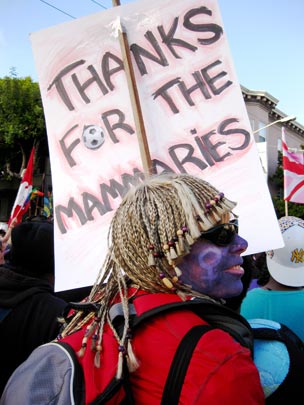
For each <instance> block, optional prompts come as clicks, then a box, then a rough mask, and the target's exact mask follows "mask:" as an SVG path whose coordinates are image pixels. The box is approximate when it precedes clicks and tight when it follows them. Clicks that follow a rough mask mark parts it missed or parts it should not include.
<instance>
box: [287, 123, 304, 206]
mask: <svg viewBox="0 0 304 405" xmlns="http://www.w3.org/2000/svg"><path fill="white" fill-rule="evenodd" d="M282 149H283V171H284V200H285V201H290V202H293V203H297V204H304V160H303V159H304V151H303V152H302V151H301V152H291V151H289V150H288V146H287V143H286V137H285V129H284V127H283V128H282Z"/></svg>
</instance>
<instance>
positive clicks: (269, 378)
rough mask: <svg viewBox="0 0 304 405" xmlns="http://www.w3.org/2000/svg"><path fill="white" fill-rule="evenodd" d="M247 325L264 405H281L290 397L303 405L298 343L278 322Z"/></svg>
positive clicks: (303, 353)
mask: <svg viewBox="0 0 304 405" xmlns="http://www.w3.org/2000/svg"><path fill="white" fill-rule="evenodd" d="M249 323H250V325H251V327H252V331H253V336H254V362H255V365H256V367H257V369H258V371H259V374H260V379H261V384H262V386H263V390H264V394H265V399H266V404H267V405H274V404H285V403H289V402H290V400H291V398H299V399H298V400H299V401H301V402H303V399H302V398H303V392H304V344H303V342H302V340H301V339H300V338H299V337H298V336H297V335H296V334H295V333H294V332H293V331H292V330H291V329H290V328H288V327H287V326H286V325H284V324H282V323H279V322H274V321H271V320H268V319H250V320H249ZM300 398H301V399H300ZM293 403H294V402H293Z"/></svg>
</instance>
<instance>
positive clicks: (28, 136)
mask: <svg viewBox="0 0 304 405" xmlns="http://www.w3.org/2000/svg"><path fill="white" fill-rule="evenodd" d="M41 141H42V142H43V143H44V144H45V143H47V137H46V129H45V122H44V114H43V106H42V100H41V95H40V90H39V86H38V83H35V82H33V81H32V79H31V78H30V77H25V78H17V77H15V75H11V77H4V78H2V79H0V169H1V172H2V173H4V176H3V177H5V178H7V177H9V175H16V176H17V175H19V174H20V173H21V171H22V169H23V168H24V166H25V165H26V163H27V159H28V157H29V154H30V151H31V149H32V147H33V146H34V145H35V146H36V148H37V146H38V145H39V144H40V143H41Z"/></svg>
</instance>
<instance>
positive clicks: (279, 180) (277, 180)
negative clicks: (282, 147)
mask: <svg viewBox="0 0 304 405" xmlns="http://www.w3.org/2000/svg"><path fill="white" fill-rule="evenodd" d="M270 181H271V182H272V183H273V184H274V185H275V186H276V189H277V190H278V193H277V194H278V195H277V196H272V202H273V205H274V209H275V212H276V215H277V218H281V217H283V216H285V215H286V213H285V200H284V198H283V195H284V191H283V190H284V171H283V154H282V152H280V151H279V153H278V165H277V168H276V171H275V173H274V175H273V176H272V177H271V178H270ZM288 215H290V216H294V217H298V218H302V219H304V204H296V203H292V202H288Z"/></svg>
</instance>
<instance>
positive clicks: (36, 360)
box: [0, 294, 304, 405]
mask: <svg viewBox="0 0 304 405" xmlns="http://www.w3.org/2000/svg"><path fill="white" fill-rule="evenodd" d="M140 298H141V301H142V304H143V305H142V306H141V310H140V311H138V310H136V308H135V306H134V305H133V303H132V302H131V303H130V308H129V309H130V314H131V317H130V325H131V329H132V330H133V333H136V329H137V328H139V327H140V325H142V324H143V323H144V322H145V321H146V320H148V319H149V318H151V317H152V316H156V315H157V314H161V313H163V312H169V311H175V310H179V309H184V308H187V309H189V310H192V311H194V312H195V313H196V314H197V315H199V316H201V317H202V318H203V319H204V320H205V321H207V322H208V323H209V325H198V326H195V327H193V328H192V329H190V330H189V331H188V333H186V335H185V336H184V338H183V339H182V340H181V342H180V344H179V347H178V349H177V351H176V354H175V356H174V359H173V361H172V363H171V366H170V371H169V374H168V378H167V381H166V384H165V388H164V391H163V396H162V402H161V404H162V405H168V404H172V405H173V404H178V402H179V395H180V392H181V389H182V386H183V381H184V378H185V375H186V373H187V368H188V365H189V362H190V360H191V356H192V353H193V351H194V349H195V347H196V344H197V343H198V341H199V340H200V339H201V337H202V336H203V334H205V333H208V331H210V330H212V329H214V328H220V329H223V330H225V331H226V332H228V333H230V334H231V335H232V336H233V337H234V339H236V340H237V341H238V342H239V343H240V344H242V345H243V346H246V347H247V348H249V349H250V350H251V351H252V355H253V356H254V359H255V360H256V361H257V366H258V368H259V365H260V363H261V355H262V353H263V350H258V351H257V353H255V346H256V344H257V342H263V341H264V342H265V340H266V339H268V338H270V339H271V340H272V339H273V337H270V335H271V333H272V334H273V332H274V333H275V334H276V336H278V335H277V334H279V335H280V336H279V337H280V342H279V343H281V341H282V339H283V341H284V342H285V340H286V337H285V334H284V333H285V327H281V325H279V324H277V325H275V326H276V327H274V325H271V327H269V324H267V322H268V321H265V322H264V323H263V325H261V321H260V320H259V322H260V323H258V321H252V326H250V323H249V322H247V321H246V320H245V319H244V318H243V317H242V316H240V315H239V314H238V313H236V312H235V311H233V310H230V309H229V308H226V307H224V306H222V305H219V304H216V303H212V302H210V301H207V300H201V299H194V300H190V301H185V302H182V301H180V300H179V299H178V297H176V296H174V295H171V294H170V295H169V294H168V295H166V294H148V295H144V296H141V297H140ZM160 300H161V302H160ZM92 305H93V306H95V309H96V310H97V309H98V308H96V304H90V303H84V304H81V303H80V304H73V303H71V304H70V306H71V308H73V309H81V310H82V311H84V312H86V311H88V312H90V311H92V309H93V307H92ZM137 309H138V308H137ZM110 317H111V320H112V323H113V325H114V326H115V329H116V331H117V333H120V330H121V329H122V327H123V317H122V306H121V304H115V305H113V306H112V308H111V310H110ZM263 321H264V320H263ZM262 326H263V327H262ZM278 326H279V327H278ZM83 329H85V325H84V327H83V328H82V329H80V330H78V331H76V332H74V333H73V334H71V335H69V336H66V337H65V338H64V339H62V340H59V341H56V342H51V343H48V344H46V345H43V346H40V347H39V348H37V349H36V350H35V351H34V352H33V353H32V355H31V356H30V357H29V359H28V360H27V361H26V362H25V363H24V365H23V369H22V370H20V379H21V380H20V381H22V384H24V385H25V386H27V387H28V388H27V390H28V391H27V392H28V393H29V395H30V396H31V397H30V398H29V399H28V398H24V396H23V397H22V402H23V403H25V404H27V403H41V402H39V400H40V401H41V398H44V399H45V398H53V397H56V391H52V390H53V387H57V388H56V389H57V390H58V386H59V387H60V399H58V401H57V399H56V402H51V401H49V402H46V401H45V402H44V403H53V404H54V403H56V404H57V405H66V404H76V405H83V404H90V405H97V404H106V403H108V402H110V403H116V404H134V403H135V401H134V399H133V396H132V389H131V386H130V382H129V378H128V369H127V366H126V364H124V369H123V377H122V378H121V379H119V380H117V379H116V377H115V375H116V367H117V360H118V353H117V341H116V339H114V335H113V331H112V329H111V328H110V327H109V326H108V325H105V330H104V337H103V339H104V342H103V345H104V347H105V350H104V351H103V361H102V366H101V367H100V368H98V369H96V367H94V365H93V362H94V353H93V352H92V351H91V350H86V352H85V355H84V356H83V357H82V358H79V357H78V356H77V353H76V351H77V350H78V349H79V348H80V347H81V342H82V338H83V334H84V331H83ZM265 329H266V332H267V333H266V334H265V332H264V330H265ZM269 330H270V332H271V333H268V332H269ZM287 330H288V328H287ZM253 334H254V340H253ZM259 335H260V336H259ZM266 336H267V337H266ZM288 336H289V337H291V339H289V340H288V339H287V340H288V341H289V342H290V343H289V344H288V346H289V347H290V346H292V345H294V346H293V348H292V349H291V350H290V351H289V350H288V351H289V353H291V354H292V353H294V354H295V355H296V356H298V359H299V361H298V362H297V361H290V366H292V367H294V366H295V367H296V370H294V371H293V377H292V378H287V377H286V378H284V377H282V376H281V382H282V386H283V385H284V387H283V388H282V389H281V388H280V387H281V386H280V387H279V388H277V386H275V387H273V386H271V387H270V385H269V384H268V381H267V378H264V377H265V376H266V377H267V367H268V366H267V363H269V362H270V363H271V362H272V360H271V359H270V358H269V356H268V358H267V361H266V362H265V364H264V366H266V369H265V370H263V372H260V375H261V377H262V378H261V381H262V384H263V383H264V384H265V387H264V392H265V397H267V402H266V403H267V404H268V400H273V401H274V402H269V404H275V403H282V402H275V401H276V400H277V399H276V398H277V397H278V396H279V397H280V393H279V392H280V391H282V392H283V394H284V393H286V394H287V395H288V398H290V397H291V395H293V396H295V395H296V394H298V395H300V394H302V395H303V393H304V392H302V391H304V390H302V388H301V387H302V381H304V357H303V356H304V352H303V350H302V348H301V347H300V346H299V347H298V346H297V345H295V344H294V340H293V338H294V334H293V333H292V332H291V331H290V332H289V330H288ZM275 339H277V337H275ZM253 343H254V350H253ZM271 343H272V342H271ZM267 344H269V343H267ZM297 344H298V342H297ZM299 352H300V353H301V356H299ZM269 354H271V350H270V351H269ZM258 360H259V361H258ZM24 367H25V368H24ZM264 371H265V373H264ZM289 372H290V370H289ZM15 373H16V372H15ZM17 373H18V369H17ZM288 374H289V373H288ZM30 375H35V380H34V381H33V379H31V377H30ZM13 377H14V374H13ZM27 377H29V379H28V380H27ZM293 378H295V380H293ZM46 381H48V382H50V381H52V384H50V386H51V387H49V386H46V384H45V382H46ZM285 381H286V383H285ZM299 381H300V382H299ZM275 384H277V381H276V382H275ZM275 384H274V385H275ZM8 385H9V384H8ZM303 385H304V384H303ZM303 388H304V387H303ZM50 390H51V392H50ZM5 391H6V390H5ZM54 392H55V394H54ZM277 394H278V395H277ZM11 395H12V396H13V395H14V399H15V401H16V400H17V402H18V398H16V393H15V392H11ZM284 395H285V394H284ZM302 395H301V396H302ZM280 398H281V397H280ZM284 398H285V397H284ZM9 400H10V397H9V395H7V394H6V393H5V392H4V395H3V397H2V399H1V401H0V405H7V404H10V403H11V402H9ZM20 400H21V398H20ZM17 402H16V403H17Z"/></svg>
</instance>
